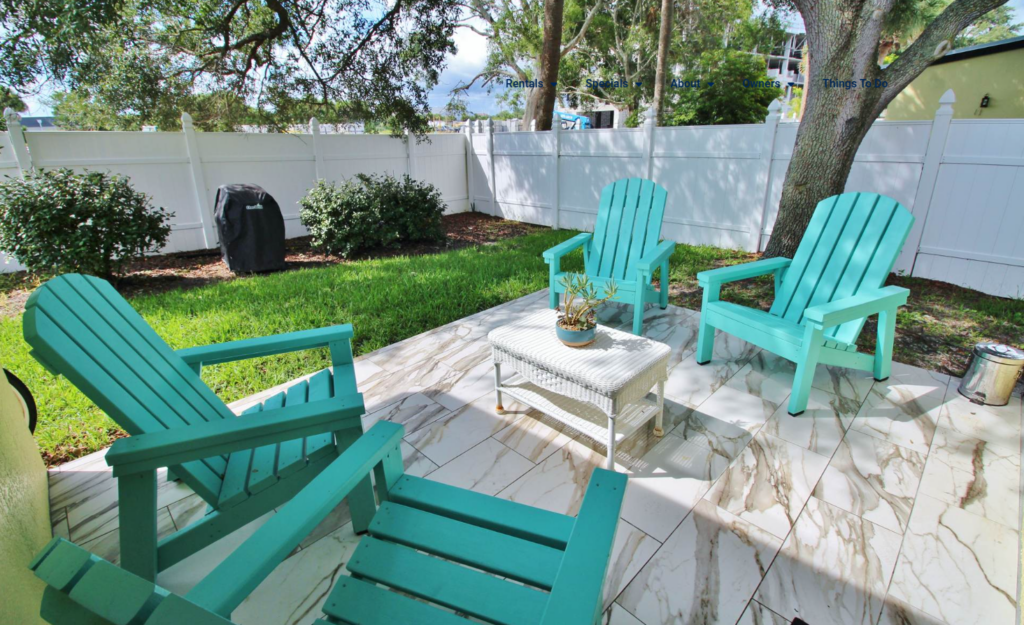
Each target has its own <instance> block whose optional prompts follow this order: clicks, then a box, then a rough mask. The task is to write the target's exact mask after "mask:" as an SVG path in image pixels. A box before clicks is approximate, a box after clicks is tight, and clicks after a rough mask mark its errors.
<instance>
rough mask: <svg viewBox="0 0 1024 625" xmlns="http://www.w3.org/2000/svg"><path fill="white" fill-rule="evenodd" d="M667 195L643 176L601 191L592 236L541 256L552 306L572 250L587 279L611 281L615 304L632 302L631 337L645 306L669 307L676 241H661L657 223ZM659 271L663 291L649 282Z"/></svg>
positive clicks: (640, 325) (638, 329) (640, 329)
mask: <svg viewBox="0 0 1024 625" xmlns="http://www.w3.org/2000/svg"><path fill="white" fill-rule="evenodd" d="M667 197H668V194H667V192H666V191H665V189H664V187H662V186H660V185H658V184H655V183H654V182H652V181H650V180H645V179H643V178H624V179H622V180H617V181H615V182H613V183H611V184H610V185H608V186H606V187H605V188H604V189H603V190H602V191H601V201H600V204H599V205H598V210H597V222H596V223H595V225H594V232H593V234H590V233H584V234H579V235H576V236H575V237H573V238H571V239H569V240H568V241H565V242H563V243H560V244H559V245H556V246H555V247H553V248H551V249H549V250H547V251H545V252H544V261H545V262H546V263H547V264H548V272H549V276H548V287H549V289H550V293H551V295H550V297H551V301H550V303H551V307H552V308H556V307H557V306H558V301H559V297H558V294H559V293H564V292H565V287H563V286H562V285H561V284H560V282H561V280H562V278H563V277H564V276H565V273H564V272H563V271H562V270H561V260H562V258H563V257H564V256H565V255H566V254H569V253H570V252H572V251H574V250H577V249H581V248H582V250H583V258H584V267H585V273H586V274H587V277H589V278H590V280H591V282H593V283H594V284H595V285H596V286H597V287H598V288H599V292H600V289H601V288H603V287H604V286H605V285H606V284H608V283H609V282H612V281H614V282H615V284H616V285H618V287H619V289H618V291H619V292H618V295H617V296H616V297H615V301H620V302H627V303H630V304H633V306H634V309H633V333H634V334H641V333H642V332H643V316H644V305H645V304H647V303H656V304H658V306H660V307H661V308H662V309H664V308H666V307H668V259H669V257H670V256H672V252H673V251H675V243H673V242H671V241H662V242H660V243H659V238H660V237H661V223H662V219H663V218H664V216H665V201H666V198H667ZM656 269H660V270H661V290H660V291H659V290H656V289H655V288H654V286H653V285H652V284H651V277H652V276H653V275H654V271H655V270H656Z"/></svg>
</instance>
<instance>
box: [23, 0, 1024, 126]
mask: <svg viewBox="0 0 1024 625" xmlns="http://www.w3.org/2000/svg"><path fill="white" fill-rule="evenodd" d="M1007 4H1008V6H1010V8H1012V9H1013V10H1014V11H1015V13H1016V15H1017V21H1022V20H1024V0H1010V2H1008V3H1007ZM796 21H797V25H799V16H797V17H796ZM455 43H456V45H457V46H458V52H457V53H456V54H453V55H451V56H450V57H449V59H448V66H447V68H446V69H445V71H444V72H443V73H442V74H441V80H440V83H439V84H438V85H437V87H435V88H434V90H433V92H432V93H431V94H430V106H431V108H432V109H434V110H441V109H442V108H444V105H445V104H447V103H448V100H449V99H450V95H449V94H450V92H451V90H452V89H454V88H455V87H456V86H458V85H459V84H461V83H463V82H468V81H470V80H472V78H473V76H476V75H477V74H478V73H479V72H480V71H481V70H482V69H483V68H484V63H485V61H486V58H487V40H486V39H485V38H484V37H481V36H480V35H478V34H476V33H474V32H473V31H471V30H468V29H465V28H460V29H459V30H458V31H456V34H455ZM496 95H497V91H496V92H495V93H491V94H488V93H487V90H486V89H484V88H481V87H479V86H474V87H472V88H471V89H470V90H469V91H468V93H467V96H466V100H467V105H468V107H469V110H470V111H473V112H474V113H485V114H486V113H498V112H499V111H500V110H501V107H500V106H498V104H497V103H496V102H495V96H496ZM25 100H26V102H27V103H28V105H29V113H27V114H28V115H48V114H49V112H50V111H49V109H48V107H46V106H45V105H44V104H43V103H42V102H41V101H40V98H32V97H30V98H26V99H25Z"/></svg>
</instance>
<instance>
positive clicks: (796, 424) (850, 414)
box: [762, 388, 860, 456]
mask: <svg viewBox="0 0 1024 625" xmlns="http://www.w3.org/2000/svg"><path fill="white" fill-rule="evenodd" d="M859 409H860V404H858V403H856V402H855V401H853V400H849V399H845V398H843V397H840V396H838V395H833V394H832V393H829V392H827V391H823V390H820V389H817V388H812V389H811V393H810V396H809V398H808V400H807V409H806V410H804V411H803V412H802V413H801V414H799V415H797V416H795V417H794V416H793V415H791V414H789V408H788V406H787V403H786V402H783V403H780V404H779V407H778V408H777V409H776V410H775V412H774V413H772V416H771V418H770V419H768V422H767V423H765V425H764V428H763V429H762V431H763V432H765V433H766V434H771V435H772V436H776V437H778V438H781V439H782V440H784V441H788V442H790V443H793V444H795V445H799V446H801V447H803V448H804V449H808V450H810V451H813V452H814V453H816V454H819V455H822V456H831V455H832V454H833V453H834V452H835V450H836V447H838V446H839V442H840V441H841V440H843V436H845V435H846V430H847V428H849V427H850V424H851V423H853V419H854V417H855V416H857V411H858V410H859Z"/></svg>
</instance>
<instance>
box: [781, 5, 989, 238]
mask: <svg viewBox="0 0 1024 625" xmlns="http://www.w3.org/2000/svg"><path fill="white" fill-rule="evenodd" d="M794 3H795V4H796V7H797V9H798V10H799V11H800V14H801V15H802V16H803V19H804V26H805V28H806V30H807V46H808V54H809V55H810V57H812V58H813V59H814V62H813V63H811V64H810V68H809V73H808V76H807V84H806V86H805V93H806V94H807V101H806V103H805V105H804V108H803V111H802V112H803V118H802V120H801V122H800V129H799V130H798V131H797V135H796V146H795V147H794V148H793V157H792V158H791V159H790V161H789V169H788V170H787V171H786V181H785V183H783V186H782V199H781V200H780V202H779V215H778V218H777V219H776V221H775V227H774V228H773V230H772V237H771V240H769V242H768V247H767V248H766V249H765V256H788V257H790V258H792V257H793V255H794V254H795V253H796V248H797V247H798V246H799V245H800V239H801V238H802V237H803V234H804V231H805V230H806V229H807V223H808V222H809V221H810V219H811V215H812V214H813V213H814V208H815V207H816V206H817V204H818V202H820V201H821V200H823V199H825V198H827V197H829V196H832V195H837V194H839V193H842V192H843V190H844V188H845V187H846V179H847V177H848V176H849V174H850V168H851V167H852V165H853V158H854V156H855V155H856V154H857V149H858V148H859V147H860V143H861V141H862V140H863V139H864V135H866V134H867V131H868V130H869V129H870V128H871V124H872V123H873V122H874V121H875V119H876V118H877V117H878V115H879V114H880V113H881V112H882V111H883V110H884V109H885V107H886V106H887V105H888V104H889V102H891V101H892V99H893V98H895V97H896V95H897V94H899V92H900V91H902V90H903V89H904V88H905V87H906V86H907V85H908V84H910V82H911V81H912V80H913V79H914V78H916V77H917V76H919V75H920V74H921V72H923V71H924V70H925V68H926V67H928V65H929V64H931V63H932V61H935V60H936V59H938V58H941V57H942V56H943V55H944V54H945V53H946V52H948V51H949V49H950V48H951V47H952V41H953V38H954V37H956V35H957V33H959V32H960V31H961V30H963V29H964V28H966V27H967V26H969V25H970V24H971V23H972V22H974V20H976V19H978V18H979V17H980V16H982V15H984V14H985V13H987V12H989V11H991V10H992V9H994V8H996V7H998V6H1001V5H1003V4H1005V3H1006V0H955V1H954V2H953V3H952V4H950V5H949V6H948V7H947V8H946V9H945V10H944V11H943V12H942V13H941V14H940V15H939V17H937V18H936V19H935V20H933V21H932V23H931V24H929V25H928V27H927V28H925V30H924V32H923V33H922V34H921V36H920V37H919V38H918V39H917V41H915V42H914V43H913V44H912V45H911V46H910V47H909V48H907V50H906V51H905V52H904V53H903V54H901V55H900V57H899V58H898V59H897V60H896V61H895V62H894V63H892V65H889V66H888V67H886V68H885V69H882V68H881V67H879V65H878V52H879V50H878V48H879V40H880V38H881V33H882V23H883V22H884V20H885V16H886V14H887V13H888V12H889V11H890V10H891V9H892V5H893V3H894V0H855V1H850V0H817V1H815V0H795V2H794ZM826 80H833V81H855V82H856V87H854V88H850V89H847V88H844V87H843V86H832V84H828V85H826V83H825V81H826ZM867 81H870V84H871V85H872V86H871V87H866V86H864V83H865V82H867ZM876 81H879V82H878V83H876ZM882 81H884V83H885V85H884V86H882ZM876 84H877V85H879V86H875V85H876Z"/></svg>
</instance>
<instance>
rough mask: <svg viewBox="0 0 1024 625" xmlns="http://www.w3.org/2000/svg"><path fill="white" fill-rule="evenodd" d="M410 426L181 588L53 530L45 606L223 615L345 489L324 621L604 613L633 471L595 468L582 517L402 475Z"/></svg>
mask: <svg viewBox="0 0 1024 625" xmlns="http://www.w3.org/2000/svg"><path fill="white" fill-rule="evenodd" d="M403 433H404V429H403V427H402V426H401V425H398V424H395V423H389V422H383V421H382V422H378V423H377V424H376V425H374V426H373V427H372V428H371V429H370V431H369V432H367V433H366V434H364V435H363V436H362V437H360V438H359V439H358V440H356V442H355V443H353V444H352V445H351V446H350V447H349V448H348V449H346V450H345V451H344V452H343V453H342V454H341V455H340V456H339V457H338V459H337V460H335V461H334V462H332V463H331V464H330V466H328V467H327V468H326V469H324V470H323V472H321V473H320V474H319V475H318V476H317V477H316V478H314V479H313V481H312V482H310V483H309V485H308V486H306V487H305V488H304V489H303V490H302V491H301V492H299V493H298V494H297V495H295V496H294V497H293V498H292V500H291V501H289V502H288V504H287V505H285V506H284V507H283V508H281V510H279V511H278V512H277V513H276V514H275V515H274V516H273V517H271V518H270V519H269V520H267V522H266V523H265V524H264V525H263V526H261V527H260V528H259V529H258V530H257V531H256V532H255V533H254V534H253V535H252V536H251V537H249V538H248V539H247V540H246V541H245V542H244V543H242V544H241V545H240V546H239V547H238V548H237V549H236V550H235V551H234V552H233V553H232V554H231V555H229V556H228V557H227V558H226V559H225V560H224V561H223V562H221V563H220V564H219V565H218V566H217V567H216V568H215V569H214V570H213V571H212V572H210V574H209V575H207V576H206V577H205V578H203V579H202V580H201V581H199V583H198V584H196V586H194V587H193V588H192V590H190V591H189V592H188V593H187V594H185V595H184V596H179V595H176V594H172V593H170V592H168V591H167V590H165V589H163V588H160V587H159V586H155V585H154V584H153V583H152V582H150V581H147V580H144V579H142V578H140V577H138V576H136V575H134V574H132V573H131V572H129V571H126V570H123V569H120V568H118V567H116V566H114V565H113V564H110V563H109V562H107V561H106V560H102V559H100V558H98V557H96V556H95V555H92V554H90V553H88V552H87V551H85V550H84V549H82V548H81V547H78V546H77V545H74V544H73V543H69V542H67V541H65V540H63V539H61V538H56V539H54V540H53V541H52V542H51V543H50V544H49V545H47V546H46V547H45V548H44V549H43V550H42V551H41V552H40V553H39V555H37V556H36V558H35V559H34V560H33V562H32V563H31V564H30V568H31V569H32V570H34V571H35V574H36V576H38V577H39V578H40V579H42V580H43V582H45V583H46V584H47V588H46V590H45V591H44V594H43V601H42V609H41V616H42V617H43V618H44V619H45V620H46V621H48V622H49V623H52V624H53V625H101V624H103V625H109V624H117V625H128V624H129V623H130V624H131V625H143V624H145V625H181V624H185V625H229V623H230V621H229V620H228V619H230V618H231V613H232V612H233V611H234V609H235V608H237V607H238V605H239V604H241V603H242V601H244V600H245V598H246V597H248V596H249V595H250V594H251V593H252V592H253V590H255V589H256V587H257V586H259V585H260V583H262V582H263V581H264V580H265V579H266V577H267V576H268V575H269V574H270V572H271V571H273V570H274V568H275V567H276V566H277V565H278V564H280V562H281V561H282V560H284V558H286V557H287V556H288V554H289V553H291V551H292V550H293V549H294V548H295V546H296V545H298V544H299V543H300V542H301V541H302V539H303V538H304V537H305V536H306V535H307V534H308V533H309V532H310V531H311V530H313V528H315V527H316V526H317V524H318V523H320V521H321V520H322V519H323V518H324V517H326V516H327V514H328V513H329V512H330V511H331V510H332V509H333V508H334V507H335V506H337V505H338V504H339V503H340V502H341V501H342V500H343V499H345V498H346V497H347V498H348V500H349V505H350V507H351V509H352V513H353V518H354V519H356V520H355V521H354V523H357V526H356V529H360V527H361V528H362V529H366V530H368V532H367V533H368V535H367V536H365V537H363V538H362V540H361V541H360V543H359V545H358V547H356V550H355V552H354V553H353V554H352V556H351V557H350V558H349V560H348V563H347V568H348V571H349V573H350V574H351V577H348V576H344V575H342V576H338V577H337V581H336V582H335V584H334V588H333V589H332V590H331V592H330V594H329V595H328V596H327V599H326V601H325V602H324V606H323V611H324V618H323V619H322V620H317V621H316V623H317V624H318V625H328V624H334V623H348V624H351V625H470V624H471V623H475V622H479V621H484V622H486V623H494V624H499V625H529V624H538V625H594V624H595V623H599V622H600V618H601V608H602V605H603V601H602V587H603V585H604V577H605V573H606V572H607V569H608V561H609V557H610V555H611V549H612V544H613V542H614V537H615V529H616V525H617V524H618V520H619V510H620V508H621V505H622V497H623V495H624V493H625V490H626V476H625V475H622V474H620V473H613V472H611V471H606V470H604V469H595V470H594V473H593V475H592V476H591V480H590V484H589V486H588V487H587V491H586V494H585V495H584V498H583V504H582V506H581V508H580V512H579V515H578V516H577V517H576V518H575V519H574V518H572V517H568V516H564V515H561V514H556V513H554V512H548V511H546V510H541V509H538V508H531V507H529V506H525V505H523V504H519V503H515V502H511V501H506V500H501V499H496V498H493V497H488V496H486V495H482V494H479V493H474V492H472V491H467V490H463V489H461V488H456V487H454V486H448V485H446V484H441V483H440V482H432V481H429V480H425V479H422V478H417V477H412V476H409V475H403V471H402V450H401V447H400V445H401V442H402V435H403ZM144 436H148V435H144ZM129 440H131V439H129ZM110 453H114V451H113V450H112V451H111V452H110ZM120 454H121V455H122V457H121V460H123V461H125V462H133V461H138V462H146V461H148V459H149V455H148V454H146V453H144V452H142V451H138V450H121V451H120ZM371 474H372V475H373V476H374V478H375V480H374V482H373V483H372V485H371V478H370V476H371ZM357 494H358V495H359V496H358V497H354V496H355V495H357ZM374 495H376V499H379V501H380V506H379V508H378V507H376V504H375V501H374V499H375V497H374ZM367 518H369V519H371V520H370V521H369V522H368V523H367V524H365V525H358V524H360V523H365V522H366V519H367ZM463 565H466V566H463ZM469 567H472V568H469ZM378 584H379V585H378ZM392 589H393V590H396V591H399V592H400V593H402V594H399V592H391V590H392ZM313 590H314V589H312V588H311V589H310V592H313ZM407 595H411V596H412V597H416V598H418V599H420V600H417V599H413V598H410V597H409V596H407ZM438 606H441V607H443V608H448V610H444V609H440V608H439V607H438ZM449 610H455V611H456V614H453V613H452V612H451V611H449ZM460 614H464V615H469V616H471V617H474V618H476V619H479V621H470V620H469V619H467V618H465V617H463V616H460Z"/></svg>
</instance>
